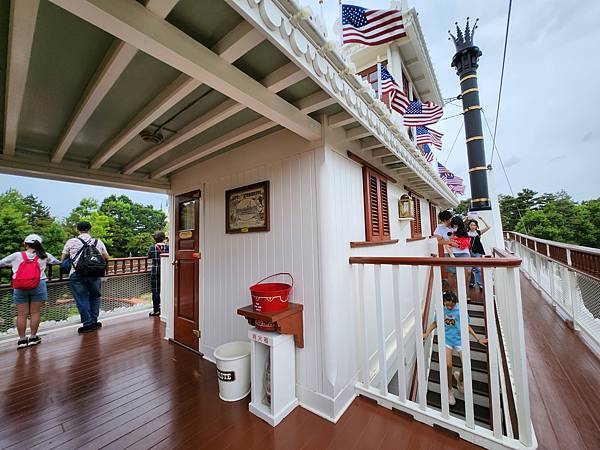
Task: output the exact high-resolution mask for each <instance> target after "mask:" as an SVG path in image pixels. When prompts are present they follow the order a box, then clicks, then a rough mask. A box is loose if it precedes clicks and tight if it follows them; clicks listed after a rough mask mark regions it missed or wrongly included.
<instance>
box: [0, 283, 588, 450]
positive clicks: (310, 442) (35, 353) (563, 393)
mask: <svg viewBox="0 0 600 450" xmlns="http://www.w3.org/2000/svg"><path fill="white" fill-rule="evenodd" d="M522 289H523V305H524V317H525V325H526V338H527V353H528V357H529V365H530V368H531V371H530V390H531V401H532V416H533V421H534V426H535V430H536V434H537V438H538V441H539V448H544V449H563V448H573V449H575V448H577V449H585V448H588V449H595V448H600V426H599V418H598V416H597V415H595V414H594V412H595V411H596V410H597V409H596V408H595V406H597V405H599V404H600V361H598V359H597V358H596V357H595V355H594V354H593V353H592V352H590V351H589V350H588V348H587V347H586V346H585V345H584V344H583V343H582V342H581V341H580V340H579V338H578V337H577V336H576V335H575V334H574V333H573V332H572V331H571V330H570V329H569V328H568V327H567V326H566V325H565V324H564V323H563V322H562V321H560V320H559V318H558V316H556V314H555V313H554V311H553V310H552V308H551V306H550V305H548V304H547V303H546V302H545V301H544V300H543V299H542V298H541V297H540V295H539V293H538V292H537V291H536V290H535V289H534V288H533V287H532V286H531V284H530V283H529V282H528V281H527V280H525V279H523V281H522ZM162 334H163V329H162V325H161V324H160V322H159V321H158V320H154V319H151V318H148V317H147V316H144V315H141V314H139V315H134V316H129V317H127V318H121V319H118V320H116V319H115V320H113V321H109V322H106V323H105V326H104V327H103V328H102V329H101V330H99V331H98V332H96V333H91V334H87V335H82V336H79V335H77V334H76V332H75V330H74V329H72V328H71V329H68V330H63V331H60V332H55V333H51V334H49V335H47V336H45V337H44V342H43V343H42V344H41V345H40V346H38V347H33V348H28V349H24V350H20V351H17V350H16V346H15V345H14V342H11V343H3V344H1V345H0V361H2V364H1V365H0V391H1V392H2V396H1V397H0V448H2V449H5V448H14V449H19V450H21V449H26V448H44V449H51V448H60V449H61V450H62V449H99V448H110V449H123V448H128V447H130V448H134V449H146V448H160V449H185V448H194V449H204V448H206V449H210V448H219V449H225V448H229V449H250V448H255V449H270V448H273V449H275V448H280V449H286V450H287V449H301V448H306V449H321V448H330V449H351V448H355V449H369V450H370V449H380V448H382V449H383V448H385V449H388V448H389V449H403V448H406V449H430V448H444V449H470V448H477V447H476V446H474V445H471V444H469V443H467V442H464V441H462V440H460V439H458V438H456V437H454V436H452V435H449V434H447V433H445V432H443V431H440V430H437V429H434V428H431V427H429V426H427V425H424V424H421V423H419V422H416V421H414V420H412V419H411V418H409V417H407V416H404V415H402V414H399V413H395V412H392V411H389V410H387V409H385V408H382V407H379V406H377V405H376V404H375V403H373V402H371V401H370V400H367V399H365V398H362V397H359V398H357V399H356V400H355V401H354V403H353V404H352V405H351V407H350V408H349V410H348V411H347V412H346V414H344V416H343V417H342V418H341V419H340V420H339V422H338V423H337V424H333V423H330V422H328V421H326V420H324V419H322V418H320V417H318V416H316V415H314V414H312V413H310V412H308V411H306V410H304V409H302V408H297V409H296V410H294V411H293V412H292V413H291V414H290V415H289V416H288V417H287V418H286V419H285V420H284V421H283V422H282V423H281V424H280V425H279V426H278V427H277V428H275V429H273V428H271V427H270V426H269V425H267V424H266V423H265V422H263V421H262V420H260V419H258V418H257V417H255V416H254V415H252V414H250V413H249V412H248V399H246V400H242V401H239V402H235V403H226V402H223V401H221V400H219V397H218V395H217V391H218V387H217V379H216V375H215V367H214V365H213V364H211V363H210V362H208V361H206V360H203V359H201V358H198V357H197V356H196V355H195V354H193V353H191V352H189V351H187V350H185V349H182V348H180V347H179V346H177V345H175V344H173V343H170V342H167V341H165V340H164V339H162V337H161V336H162Z"/></svg>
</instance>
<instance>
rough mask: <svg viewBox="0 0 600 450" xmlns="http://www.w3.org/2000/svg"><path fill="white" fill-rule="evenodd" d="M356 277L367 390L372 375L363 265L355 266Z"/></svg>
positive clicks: (360, 349)
mask: <svg viewBox="0 0 600 450" xmlns="http://www.w3.org/2000/svg"><path fill="white" fill-rule="evenodd" d="M355 277H356V296H357V298H356V299H357V301H358V320H359V323H360V326H359V328H358V335H359V339H358V341H359V343H360V345H359V358H360V373H361V378H362V382H363V384H364V385H365V387H366V388H368V387H369V385H370V381H371V374H370V371H369V350H368V345H369V340H368V335H367V326H368V324H367V315H366V311H365V286H364V285H365V283H364V277H365V266H364V265H362V264H356V265H355Z"/></svg>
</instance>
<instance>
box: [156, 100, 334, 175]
mask: <svg viewBox="0 0 600 450" xmlns="http://www.w3.org/2000/svg"><path fill="white" fill-rule="evenodd" d="M321 92H322V91H321ZM321 92H316V93H315V94H311V95H309V96H308V97H306V98H303V99H302V100H299V101H298V102H296V103H295V104H294V105H295V106H296V107H298V108H299V109H300V111H302V112H303V113H305V114H308V112H309V111H317V110H319V109H321V108H322V104H323V102H324V99H323V96H322V95H317V94H321ZM323 94H325V95H327V94H326V93H324V92H323ZM309 97H310V100H307V99H308V98H309ZM327 97H328V98H330V97H329V95H327ZM301 104H302V105H301ZM315 108H316V109H315ZM276 125H277V124H276V123H275V122H273V121H269V120H265V118H264V117H263V118H260V119H257V120H255V121H253V122H250V123H248V124H246V125H243V126H242V127H240V128H238V129H236V130H233V131H231V132H229V133H226V134H225V135H223V136H220V137H218V138H216V139H214V140H212V141H211V142H207V143H206V144H203V145H201V146H200V147H198V148H196V149H194V150H192V151H190V152H188V153H186V154H185V155H182V156H180V157H179V158H177V159H175V160H174V161H169V162H167V163H166V164H164V165H163V166H162V167H161V168H159V169H157V170H155V171H154V172H152V173H151V174H150V177H151V178H157V177H162V176H166V175H168V174H170V173H172V172H175V171H176V170H178V169H181V168H182V167H185V166H187V165H190V164H192V163H194V162H195V161H198V160H199V159H201V158H204V157H206V156H209V155H211V154H212V153H215V152H217V151H219V150H222V149H223V148H225V147H229V146H230V145H233V144H237V143H238V142H241V141H243V140H244V139H247V138H249V137H252V136H254V135H255V134H258V133H262V132H263V131H266V130H269V129H270V128H273V127H275V126H276Z"/></svg>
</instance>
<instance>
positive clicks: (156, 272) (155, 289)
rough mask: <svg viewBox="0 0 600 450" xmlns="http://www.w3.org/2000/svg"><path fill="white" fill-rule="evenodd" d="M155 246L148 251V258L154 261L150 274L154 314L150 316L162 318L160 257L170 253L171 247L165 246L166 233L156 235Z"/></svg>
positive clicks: (159, 232)
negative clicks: (162, 254)
mask: <svg viewBox="0 0 600 450" xmlns="http://www.w3.org/2000/svg"><path fill="white" fill-rule="evenodd" d="M154 241H155V244H152V245H151V246H150V248H149V249H148V258H150V260H151V261H152V271H151V272H150V285H151V287H152V308H153V310H152V312H151V313H150V316H160V255H161V253H169V246H168V245H167V244H165V243H164V242H165V232H164V231H157V232H156V233H154Z"/></svg>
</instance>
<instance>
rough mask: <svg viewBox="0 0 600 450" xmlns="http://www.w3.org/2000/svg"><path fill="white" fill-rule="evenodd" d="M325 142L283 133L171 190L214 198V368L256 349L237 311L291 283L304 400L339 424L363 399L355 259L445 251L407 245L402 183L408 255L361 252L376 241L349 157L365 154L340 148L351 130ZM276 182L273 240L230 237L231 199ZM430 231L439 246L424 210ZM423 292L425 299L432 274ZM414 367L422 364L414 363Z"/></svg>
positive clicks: (387, 282)
mask: <svg viewBox="0 0 600 450" xmlns="http://www.w3.org/2000/svg"><path fill="white" fill-rule="evenodd" d="M324 131H325V133H324V142H325V144H322V143H319V144H314V145H311V144H310V143H308V142H307V141H305V140H303V139H301V138H299V137H297V136H295V135H294V134H292V133H290V132H289V131H287V130H281V131H278V132H276V133H273V134H271V135H268V136H266V137H263V138H261V139H258V140H256V141H253V142H250V143H248V144H245V145H243V146H241V147H239V148H237V149H235V150H232V151H230V152H227V153H224V154H222V155H219V156H217V157H215V158H212V159H209V160H207V161H205V162H202V163H199V164H197V165H195V166H192V167H190V168H188V169H186V170H184V171H181V172H179V173H177V174H175V175H174V176H173V177H172V180H171V182H172V194H173V195H177V194H182V193H186V192H189V191H193V190H195V189H199V190H200V191H201V192H202V202H201V205H202V210H201V217H200V219H199V223H200V236H201V239H200V250H201V252H202V262H201V264H200V267H201V269H200V270H201V276H200V280H201V286H200V329H201V331H202V339H201V348H200V350H201V351H202V352H203V353H204V354H205V357H206V358H208V359H211V360H212V359H213V352H214V349H215V348H216V347H218V346H219V345H221V344H223V343H225V342H230V341H233V340H246V339H247V329H248V325H247V324H246V322H245V320H244V319H243V318H242V317H240V316H238V315H237V314H236V310H237V308H239V307H241V306H245V305H247V304H249V303H250V295H249V291H248V288H249V286H250V285H252V284H253V283H255V282H256V281H258V280H260V279H261V278H262V277H264V276H267V275H270V274H272V273H276V272H285V271H287V272H291V273H292V274H293V275H294V278H295V286H294V290H293V294H292V297H291V299H290V300H291V301H293V302H297V303H302V304H303V305H304V343H305V347H304V349H297V350H296V388H297V389H296V391H297V394H298V398H299V400H300V402H301V404H302V406H304V407H305V408H307V409H310V410H312V411H314V412H316V413H317V414H319V415H321V416H323V417H326V418H328V419H329V420H332V421H336V420H337V419H338V418H339V417H340V416H341V415H342V414H343V412H344V411H345V409H346V408H347V407H348V406H349V404H350V403H351V401H352V400H353V399H354V397H355V390H354V385H355V383H356V380H357V374H358V367H359V360H358V356H359V355H358V354H357V345H358V344H357V343H358V340H357V339H358V336H359V334H358V327H359V326H360V324H361V323H362V322H360V321H359V320H358V319H359V317H358V303H357V298H356V295H355V292H354V274H353V270H352V266H351V265H350V264H349V262H348V258H349V257H350V256H353V255H356V256H360V255H366V256H425V255H428V254H429V253H430V252H431V250H432V249H433V248H434V243H433V241H432V240H430V239H424V240H419V241H412V242H407V239H408V238H410V221H399V220H398V219H397V217H398V199H399V197H400V196H401V195H402V194H405V193H406V191H405V190H404V188H403V185H402V182H401V180H399V182H398V183H396V184H392V183H390V184H389V185H388V196H389V207H390V211H389V213H390V225H391V233H392V239H398V240H399V241H398V243H397V244H393V245H385V246H377V247H365V248H354V249H351V248H350V242H352V241H364V240H365V224H364V210H363V207H364V206H363V205H364V202H363V181H362V167H361V166H360V165H359V164H357V163H356V162H354V161H352V160H350V159H349V158H348V157H347V155H346V151H347V150H353V147H352V146H353V145H357V144H356V143H355V144H347V145H346V143H344V142H342V141H343V140H342V141H340V139H339V136H340V135H341V134H340V133H341V131H340V130H337V131H336V132H332V133H330V132H329V131H327V130H324ZM336 133H337V135H336ZM354 150H355V151H356V149H354ZM357 153H358V151H357ZM264 180H269V181H270V207H271V210H270V212H271V214H270V216H271V223H270V224H271V231H269V232H264V233H247V234H226V233H225V191H226V190H228V189H233V188H236V187H240V186H244V185H248V184H252V183H256V182H260V181H264ZM421 221H422V224H423V235H424V236H429V235H430V230H429V228H430V226H429V208H428V203H427V202H426V201H425V200H424V199H423V200H422V201H421ZM172 222H174V221H172ZM173 231H174V230H173ZM409 270H410V269H409V268H402V269H401V289H403V288H404V287H408V286H410V279H411V274H410V273H409ZM366 272H367V276H368V279H367V283H366V288H367V292H373V289H372V285H370V283H371V281H369V280H372V269H370V268H368V269H366ZM382 279H383V286H384V289H383V292H382V295H383V301H384V305H385V310H386V322H385V328H386V336H388V339H389V341H390V346H393V342H394V339H395V335H394V334H393V325H394V324H393V317H394V316H393V303H392V293H391V289H392V282H391V269H390V268H389V267H384V269H383V270H382ZM419 285H420V286H421V288H420V289H421V291H423V290H424V285H425V269H423V271H422V273H421V274H420V276H419ZM369 300H372V299H367V301H368V305H367V324H368V329H367V334H368V338H369V339H368V342H369V351H370V354H371V359H372V368H373V370H376V369H377V363H376V361H377V356H376V354H375V349H376V343H375V339H376V329H375V328H374V326H373V325H374V324H375V305H374V302H373V301H370V302H369ZM401 302H402V311H403V316H404V327H405V330H404V331H405V335H406V337H407V341H409V340H410V336H412V334H411V333H414V328H413V326H414V323H415V320H414V317H412V316H411V314H412V312H413V308H412V304H411V303H410V301H409V297H408V296H406V297H404V296H403V297H402V299H401ZM390 348H392V347H390ZM394 357H395V354H394V353H393V352H391V353H390V366H391V367H394V366H395V364H396V363H395V362H394ZM407 361H408V365H410V364H412V357H411V354H410V352H409V354H407Z"/></svg>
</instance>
